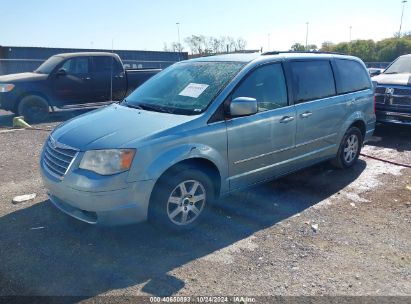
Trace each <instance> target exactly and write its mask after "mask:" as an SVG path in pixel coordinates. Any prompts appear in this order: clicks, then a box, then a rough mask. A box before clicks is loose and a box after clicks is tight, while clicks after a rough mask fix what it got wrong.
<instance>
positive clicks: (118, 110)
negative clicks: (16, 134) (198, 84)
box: [51, 105, 196, 151]
mask: <svg viewBox="0 0 411 304" xmlns="http://www.w3.org/2000/svg"><path fill="white" fill-rule="evenodd" d="M195 118H196V116H184V115H174V114H168V113H159V112H150V111H144V110H138V109H133V108H127V107H124V106H120V105H110V106H107V107H104V108H101V109H98V110H95V111H93V112H90V113H86V114H83V115H81V116H79V117H77V118H74V119H72V120H70V121H67V122H66V123H63V124H62V125H60V126H59V127H58V128H57V129H56V130H54V132H53V133H52V135H51V136H52V137H53V139H55V140H56V141H57V142H59V143H62V144H64V145H68V146H70V147H73V148H76V149H79V150H80V151H86V150H94V149H115V148H122V147H124V145H125V144H127V143H129V142H131V141H133V142H134V141H138V140H141V139H143V138H146V137H149V136H153V135H155V134H156V133H158V132H161V131H164V130H167V129H169V128H172V127H175V126H178V125H180V124H183V123H185V122H188V121H190V120H193V119H195Z"/></svg>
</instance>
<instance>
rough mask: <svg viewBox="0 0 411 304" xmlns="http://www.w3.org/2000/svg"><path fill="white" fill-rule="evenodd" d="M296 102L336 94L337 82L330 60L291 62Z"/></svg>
mask: <svg viewBox="0 0 411 304" xmlns="http://www.w3.org/2000/svg"><path fill="white" fill-rule="evenodd" d="M290 66H291V72H292V79H293V85H294V91H295V100H294V102H295V103H301V102H306V101H310V100H315V99H320V98H325V97H329V96H334V95H335V94H336V93H335V82H334V74H333V71H332V69H331V64H330V62H329V61H328V60H315V61H293V62H290Z"/></svg>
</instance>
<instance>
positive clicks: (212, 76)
mask: <svg viewBox="0 0 411 304" xmlns="http://www.w3.org/2000/svg"><path fill="white" fill-rule="evenodd" d="M244 65H245V63H243V62H199V61H196V62H181V63H177V64H175V65H173V66H171V67H169V68H167V69H166V70H164V71H163V72H161V73H159V74H157V75H156V76H154V77H153V78H151V79H149V80H148V81H147V82H145V83H144V84H143V85H142V86H140V87H139V88H138V89H137V90H135V91H134V92H133V93H131V94H130V96H128V97H127V100H125V101H124V102H123V103H122V105H124V106H128V107H136V108H140V109H145V110H149V111H158V112H168V113H174V114H182V115H196V114H199V113H202V112H203V111H204V110H205V109H206V108H207V107H208V105H209V104H210V103H211V102H212V101H213V100H214V98H215V97H216V95H217V94H218V93H219V92H220V91H221V90H222V89H223V88H224V87H225V86H226V85H227V84H228V82H230V80H231V79H232V78H233V77H234V76H235V75H236V74H237V73H238V72H239V71H240V70H241V68H242V67H243V66H244Z"/></svg>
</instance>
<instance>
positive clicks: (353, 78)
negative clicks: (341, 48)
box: [335, 59, 370, 94]
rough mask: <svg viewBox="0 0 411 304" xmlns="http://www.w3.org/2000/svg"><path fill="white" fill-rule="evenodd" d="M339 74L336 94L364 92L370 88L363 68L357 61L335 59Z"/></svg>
mask: <svg viewBox="0 0 411 304" xmlns="http://www.w3.org/2000/svg"><path fill="white" fill-rule="evenodd" d="M335 64H336V66H337V69H338V73H339V76H340V77H339V81H338V82H337V92H338V94H344V93H350V92H355V91H361V90H366V89H369V88H370V80H369V77H368V74H367V72H366V70H365V69H364V67H363V66H362V65H361V64H360V63H359V62H357V61H353V60H345V59H336V60H335Z"/></svg>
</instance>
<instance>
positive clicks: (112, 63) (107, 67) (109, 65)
mask: <svg viewBox="0 0 411 304" xmlns="http://www.w3.org/2000/svg"><path fill="white" fill-rule="evenodd" d="M93 71H94V72H96V73H111V72H113V74H114V75H116V74H118V73H119V72H122V71H123V69H122V67H121V65H120V64H119V63H118V61H117V60H115V59H114V58H112V57H108V56H94V57H93Z"/></svg>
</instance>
